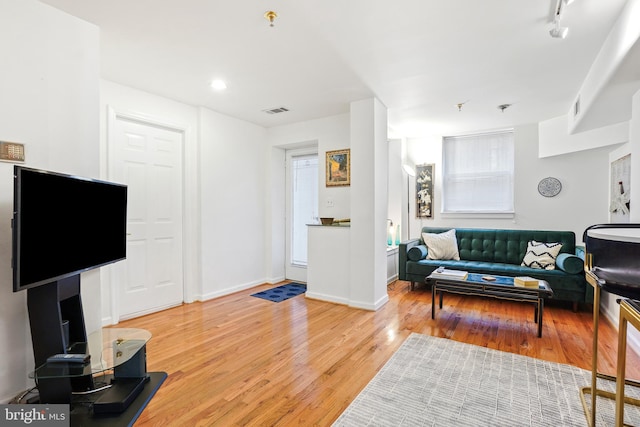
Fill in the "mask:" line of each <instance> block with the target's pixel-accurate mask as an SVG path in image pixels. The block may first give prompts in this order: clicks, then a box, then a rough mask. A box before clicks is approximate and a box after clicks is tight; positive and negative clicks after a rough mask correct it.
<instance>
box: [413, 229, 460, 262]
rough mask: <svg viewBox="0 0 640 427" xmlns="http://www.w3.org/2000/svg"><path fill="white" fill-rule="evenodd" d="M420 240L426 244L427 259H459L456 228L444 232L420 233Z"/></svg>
mask: <svg viewBox="0 0 640 427" xmlns="http://www.w3.org/2000/svg"><path fill="white" fill-rule="evenodd" d="M422 240H423V241H424V244H425V245H427V258H428V259H455V260H456V261H459V260H460V254H459V253H458V241H457V240H456V230H449V231H445V232H444V233H439V234H438V233H422Z"/></svg>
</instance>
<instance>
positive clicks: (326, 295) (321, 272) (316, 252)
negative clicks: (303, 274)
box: [306, 224, 350, 304]
mask: <svg viewBox="0 0 640 427" xmlns="http://www.w3.org/2000/svg"><path fill="white" fill-rule="evenodd" d="M307 244H308V248H307V249H308V261H307V292H306V296H307V298H312V299H319V300H323V301H329V302H335V303H339V304H348V303H349V275H350V265H349V260H350V255H349V251H350V247H349V245H350V226H349V225H348V224H336V225H320V224H308V243H307Z"/></svg>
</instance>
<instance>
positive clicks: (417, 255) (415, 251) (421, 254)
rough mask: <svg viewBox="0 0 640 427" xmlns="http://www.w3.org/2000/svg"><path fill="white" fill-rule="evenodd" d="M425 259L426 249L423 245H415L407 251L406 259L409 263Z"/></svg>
mask: <svg viewBox="0 0 640 427" xmlns="http://www.w3.org/2000/svg"><path fill="white" fill-rule="evenodd" d="M426 257H427V247H426V246H425V245H417V246H414V247H412V248H411V249H409V251H408V252H407V258H409V260H411V261H419V260H421V259H425V258H426Z"/></svg>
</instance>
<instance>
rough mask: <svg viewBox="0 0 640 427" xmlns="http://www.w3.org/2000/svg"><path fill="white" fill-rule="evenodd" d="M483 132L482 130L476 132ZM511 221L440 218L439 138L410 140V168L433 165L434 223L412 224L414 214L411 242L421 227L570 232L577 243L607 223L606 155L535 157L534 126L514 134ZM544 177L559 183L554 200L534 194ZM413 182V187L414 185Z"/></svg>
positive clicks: (584, 153)
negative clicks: (593, 226) (589, 230)
mask: <svg viewBox="0 0 640 427" xmlns="http://www.w3.org/2000/svg"><path fill="white" fill-rule="evenodd" d="M479 131H481V130H479ZM515 141H516V153H515V156H516V157H515V195H516V197H515V212H516V213H515V217H514V218H482V217H474V218H468V217H458V218H455V217H451V218H450V217H447V218H444V217H443V216H442V214H441V213H440V209H441V194H442V147H441V144H442V143H441V137H435V136H434V137H431V138H424V139H410V140H408V141H407V144H408V153H409V154H408V155H409V156H410V161H411V162H412V163H414V164H422V163H435V164H436V166H435V169H436V182H435V190H434V191H435V195H434V196H435V201H434V206H435V212H434V219H431V220H428V219H415V212H413V211H412V214H411V218H412V222H411V230H412V233H411V234H412V237H417V236H419V234H418V233H419V231H420V229H421V228H422V226H438V227H440V226H443V227H449V226H450V227H484V228H520V229H541V230H544V229H547V230H570V231H574V232H575V233H576V239H577V241H578V242H580V241H581V240H582V233H583V232H584V230H585V228H586V227H587V226H589V225H591V224H595V223H598V222H606V221H607V212H608V208H607V203H606V200H607V194H608V154H607V153H608V151H609V150H610V149H611V148H606V147H605V148H597V149H592V150H586V151H580V152H576V153H569V154H563V155H559V156H553V157H549V158H539V157H538V126H537V125H535V124H532V125H524V126H518V127H516V128H515ZM547 176H553V177H556V178H558V179H559V180H560V181H561V182H562V191H561V192H560V194H559V195H557V196H556V197H551V198H547V197H543V196H541V195H540V194H538V190H537V188H538V182H539V181H540V180H541V179H542V178H545V177H547ZM414 184H415V183H414V181H412V183H411V185H414ZM411 197H412V198H413V197H415V192H414V190H413V187H412V189H411Z"/></svg>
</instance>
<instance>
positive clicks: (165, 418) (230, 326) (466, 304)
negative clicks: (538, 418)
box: [117, 281, 640, 426]
mask: <svg viewBox="0 0 640 427" xmlns="http://www.w3.org/2000/svg"><path fill="white" fill-rule="evenodd" d="M269 287H270V286H268V285H264V286H259V287H257V288H253V289H250V290H247V291H243V292H238V293H235V294H233V295H229V296H225V297H221V298H218V299H215V300H211V301H206V302H202V303H193V304H185V305H182V306H180V307H176V308H172V309H169V310H166V311H162V312H160V313H155V314H151V315H148V316H144V317H140V318H137V319H132V320H129V321H126V322H122V323H120V324H119V325H117V327H137V328H144V329H148V330H149V331H151V332H152V334H153V338H152V339H151V341H150V342H149V343H148V345H147V361H148V370H149V371H166V372H167V373H168V374H169V377H168V379H167V380H166V381H165V383H164V384H163V386H162V387H161V388H160V389H159V391H158V393H157V394H156V396H155V397H154V398H153V399H152V400H151V402H150V404H149V406H148V407H147V408H146V409H145V410H144V412H143V413H142V415H141V416H140V418H139V420H138V422H137V423H136V426H165V425H175V426H186V425H189V426H233V425H235V426H272V425H278V426H289V425H304V426H312V425H316V426H327V425H331V423H332V422H333V421H334V420H335V419H336V418H337V417H338V416H339V415H340V414H341V413H342V411H343V410H344V409H345V408H346V407H347V406H348V405H349V403H350V402H351V401H352V400H353V399H354V397H355V396H356V395H357V394H358V393H359V392H360V391H361V390H362V389H363V388H364V387H365V385H366V384H367V383H368V382H369V381H370V380H371V378H373V376H374V375H375V373H376V372H377V371H378V370H379V369H380V368H381V367H382V365H384V363H385V362H386V361H387V360H388V359H389V358H390V357H391V355H392V354H393V353H394V352H395V351H396V349H397V348H398V347H399V346H400V344H401V343H402V342H403V341H404V339H405V338H406V337H407V336H408V335H409V334H410V333H412V332H416V333H420V334H426V335H433V336H438V337H445V338H450V339H453V340H456V341H461V342H466V343H471V344H475V345H480V346H485V347H488V348H493V349H497V350H502V351H508V352H512V353H518V354H522V355H527V356H531V357H536V358H540V359H544V360H549V361H554V362H560V363H566V364H571V365H575V366H578V367H581V368H584V369H590V364H591V342H592V341H591V339H592V313H591V311H590V310H588V309H583V311H579V312H578V313H574V312H573V311H571V309H570V306H569V305H567V306H564V305H553V304H547V306H546V307H545V313H544V322H543V323H544V327H543V336H542V338H537V335H536V333H537V329H536V325H535V323H534V321H533V306H532V305H529V304H520V303H514V302H509V301H500V300H493V299H481V298H475V297H461V296H456V295H445V298H444V307H443V309H442V310H437V313H436V319H435V320H431V292H430V290H428V289H426V288H425V287H418V288H417V289H415V290H414V291H409V287H408V282H401V281H398V282H395V283H394V284H392V285H391V286H390V288H389V297H390V301H389V302H388V303H387V304H386V305H385V306H384V307H382V308H381V309H380V310H378V311H376V312H370V311H363V310H358V309H353V308H349V307H346V306H342V305H337V304H331V303H326V302H321V301H316V300H311V299H307V298H305V297H304V296H298V297H295V298H292V299H290V300H287V301H284V302H281V303H272V302H269V301H265V300H262V299H259V298H255V297H251V296H250V294H252V293H254V292H257V291H259V290H264V289H267V288H269ZM601 319H603V318H602V317H601ZM600 328H601V329H600V343H601V346H600V351H599V360H600V364H599V370H600V371H602V372H606V373H609V374H611V375H615V360H616V348H617V336H616V332H615V330H614V329H613V327H612V326H611V325H610V324H609V322H608V321H606V319H603V320H601V326H600ZM639 360H640V359H639V358H638V357H637V356H636V355H635V354H629V356H628V361H627V375H628V376H629V377H633V378H639V377H640V364H639V363H638V361H639ZM585 385H588V384H585ZM576 393H578V390H576ZM585 423H586V421H585Z"/></svg>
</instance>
